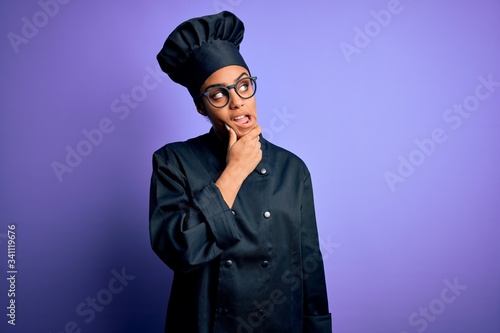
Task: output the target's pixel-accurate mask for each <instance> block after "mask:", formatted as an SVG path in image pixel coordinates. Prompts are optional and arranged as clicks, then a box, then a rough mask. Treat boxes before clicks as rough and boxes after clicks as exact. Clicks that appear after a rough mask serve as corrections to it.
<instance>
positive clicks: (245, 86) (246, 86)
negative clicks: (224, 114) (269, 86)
mask: <svg viewBox="0 0 500 333" xmlns="http://www.w3.org/2000/svg"><path fill="white" fill-rule="evenodd" d="M255 80H257V77H256V76H250V77H244V78H242V79H240V80H238V81H237V82H236V83H235V84H232V85H230V86H227V87H224V86H215V87H212V88H209V89H208V90H207V91H205V92H204V93H202V94H200V95H198V98H201V97H203V96H205V97H206V98H207V99H208V102H209V103H210V104H211V105H212V106H213V107H215V108H223V107H225V106H226V105H227V104H228V103H229V89H234V91H235V92H236V94H237V95H238V96H240V97H241V98H243V99H249V98H252V97H253V95H255V92H256V91H257V83H256V82H255Z"/></svg>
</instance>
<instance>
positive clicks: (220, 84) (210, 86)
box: [205, 72, 250, 91]
mask: <svg viewBox="0 0 500 333" xmlns="http://www.w3.org/2000/svg"><path fill="white" fill-rule="evenodd" d="M245 75H246V76H250V75H249V74H248V73H247V72H243V73H241V74H240V76H238V77H237V78H236V79H235V80H234V83H236V82H237V81H238V80H239V79H241V78H242V77H243V76H245ZM215 87H226V86H225V85H224V84H222V83H216V84H212V85H209V86H208V87H206V88H205V91H207V90H208V89H210V88H215Z"/></svg>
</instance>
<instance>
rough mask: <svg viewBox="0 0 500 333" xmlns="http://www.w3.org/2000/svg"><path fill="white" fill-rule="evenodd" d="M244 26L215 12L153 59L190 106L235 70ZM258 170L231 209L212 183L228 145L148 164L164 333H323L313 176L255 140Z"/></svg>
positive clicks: (202, 146) (179, 149)
mask: <svg viewBox="0 0 500 333" xmlns="http://www.w3.org/2000/svg"><path fill="white" fill-rule="evenodd" d="M243 32H244V27H243V23H242V22H241V21H240V20H239V19H238V18H237V17H236V16H235V15H234V14H232V13H229V12H221V13H219V14H216V15H210V16H204V17H200V18H195V19H191V20H188V21H186V22H184V23H183V24H181V25H180V26H179V27H177V28H176V29H175V30H174V31H173V32H172V34H171V35H170V36H169V37H168V39H167V41H166V42H165V44H164V47H163V49H162V50H161V51H160V53H159V54H158V60H159V63H160V66H161V67H162V69H163V70H164V71H165V72H166V73H167V74H168V75H169V76H170V77H171V78H172V79H173V80H174V81H175V82H178V83H180V84H182V85H184V86H186V87H187V88H188V90H189V92H190V93H191V95H192V96H193V97H195V96H197V95H198V94H199V89H200V87H201V85H202V84H203V82H204V81H205V80H206V79H207V78H208V76H210V75H211V74H212V73H213V72H215V71H216V70H218V69H220V68H222V67H225V66H229V65H240V66H243V67H245V68H247V69H248V67H247V65H246V64H245V62H244V60H243V58H242V57H241V55H240V53H239V43H240V42H241V40H242V39H243ZM260 142H261V149H262V160H261V161H260V163H259V164H258V166H257V168H256V169H255V170H254V171H253V172H252V173H251V174H250V175H249V176H248V177H247V178H246V180H245V181H244V182H243V184H242V186H241V188H240V190H239V192H238V195H237V197H236V199H235V202H234V204H233V206H232V207H231V208H229V207H228V205H227V204H226V202H225V201H224V199H223V197H222V195H221V192H220V191H219V189H218V187H217V186H216V185H215V182H216V181H217V179H218V178H219V177H220V175H221V174H222V172H223V171H224V168H225V165H226V153H227V142H224V141H222V139H220V138H219V137H218V136H217V135H216V134H215V132H214V130H213V129H211V130H210V131H209V133H207V134H204V135H201V136H199V137H196V138H193V139H190V140H187V141H185V142H176V143H170V144H167V145H165V146H164V147H162V148H160V149H159V150H157V151H156V152H155V153H154V155H153V174H152V178H151V196H150V236H151V244H152V247H153V250H154V251H155V253H156V254H157V255H158V256H159V257H160V258H161V259H162V260H163V261H164V262H165V264H167V265H168V266H169V267H170V268H171V269H172V270H173V272H174V278H173V282H172V289H171V293H170V299H169V304H168V310H167V318H166V326H165V332H168V333H222V332H227V333H239V332H245V333H257V332H269V333H280V332H283V333H285V332H286V333H295V332H296V333H304V332H318V333H326V332H331V316H330V314H329V311H328V300H327V293H326V283H325V275H324V267H323V261H322V257H321V253H320V250H319V244H318V233H317V227H316V219H315V213H314V203H313V191H312V185H311V176H310V174H309V171H308V169H307V167H306V165H305V164H304V162H303V161H302V160H301V159H300V158H298V157H297V156H295V155H294V154H292V153H290V152H288V151H286V150H284V149H282V148H280V147H278V146H276V145H274V144H272V143H270V142H268V141H267V140H265V139H264V138H263V137H261V138H260Z"/></svg>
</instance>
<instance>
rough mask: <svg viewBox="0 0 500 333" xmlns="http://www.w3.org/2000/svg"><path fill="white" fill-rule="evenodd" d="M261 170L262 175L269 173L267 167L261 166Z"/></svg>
mask: <svg viewBox="0 0 500 333" xmlns="http://www.w3.org/2000/svg"><path fill="white" fill-rule="evenodd" d="M259 172H260V174H261V175H265V174H266V173H267V170H266V168H261V169H260V171H259Z"/></svg>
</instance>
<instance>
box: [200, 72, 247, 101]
mask: <svg viewBox="0 0 500 333" xmlns="http://www.w3.org/2000/svg"><path fill="white" fill-rule="evenodd" d="M244 80H250V81H251V83H253V93H252V95H250V96H248V97H243V96H241V95H240V93H239V92H238V89H236V87H237V86H238V84H240V83H241V81H244ZM214 89H224V90H225V91H226V92H227V101H226V103H224V105H220V106H218V105H214V104H213V103H212V101H211V100H210V93H211V92H212V91H213V90H214ZM230 89H234V91H235V92H236V94H237V95H238V96H239V97H240V98H242V99H249V98H252V97H253V96H255V92H257V76H247V77H243V78H241V79H239V80H238V81H236V83H235V84H231V85H229V86H227V87H223V86H221V87H219V86H217V87H212V88H210V89H208V90H207V91H205V92H204V93H201V94H199V95H198V96H197V97H196V98H202V97H206V98H207V100H208V102H209V103H210V105H212V106H213V107H214V108H218V109H221V108H223V107H225V106H226V105H228V104H229V100H230V96H231V94H230V93H229V90H230Z"/></svg>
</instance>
